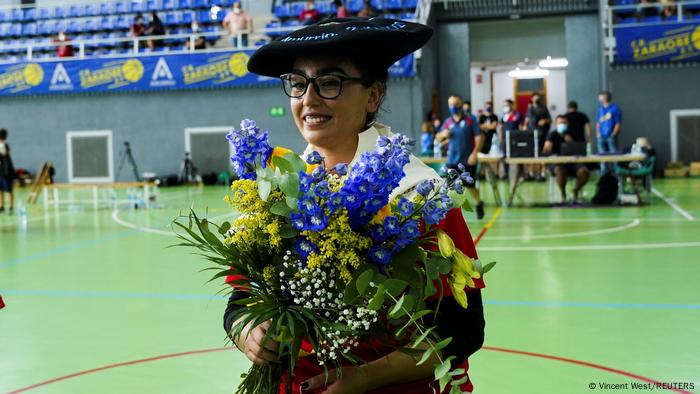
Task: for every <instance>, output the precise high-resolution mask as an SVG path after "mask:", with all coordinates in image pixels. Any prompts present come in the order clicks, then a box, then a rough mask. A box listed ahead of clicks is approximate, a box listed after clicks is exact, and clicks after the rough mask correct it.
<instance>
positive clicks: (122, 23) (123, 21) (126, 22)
mask: <svg viewBox="0 0 700 394" xmlns="http://www.w3.org/2000/svg"><path fill="white" fill-rule="evenodd" d="M114 27H115V28H117V29H128V28H130V27H131V17H128V16H124V15H120V16H118V17H117V20H116V21H115V22H114Z"/></svg>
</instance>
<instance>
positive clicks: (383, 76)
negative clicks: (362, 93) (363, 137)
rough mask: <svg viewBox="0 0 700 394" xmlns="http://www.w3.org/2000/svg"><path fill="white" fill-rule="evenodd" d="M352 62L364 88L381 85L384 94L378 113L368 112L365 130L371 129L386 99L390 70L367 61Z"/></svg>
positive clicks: (352, 60) (351, 60) (354, 60)
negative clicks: (376, 84)
mask: <svg viewBox="0 0 700 394" xmlns="http://www.w3.org/2000/svg"><path fill="white" fill-rule="evenodd" d="M350 62H351V63H352V64H354V65H355V67H357V69H358V71H359V72H360V78H362V86H364V87H366V88H370V87H372V85H374V84H375V83H379V85H380V86H381V89H382V92H381V97H380V98H379V106H378V107H377V111H376V112H367V118H366V119H365V129H366V128H369V127H370V126H372V125H373V124H374V122H376V121H377V112H379V110H380V109H381V108H382V104H383V103H384V99H385V98H386V91H387V87H386V82H387V81H388V80H389V69H388V68H386V67H382V66H378V65H377V64H375V63H373V62H371V61H366V59H357V58H355V59H350Z"/></svg>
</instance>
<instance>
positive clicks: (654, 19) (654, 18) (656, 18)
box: [642, 16, 661, 23]
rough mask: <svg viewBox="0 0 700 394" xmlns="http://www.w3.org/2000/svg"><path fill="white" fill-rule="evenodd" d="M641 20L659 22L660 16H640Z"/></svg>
mask: <svg viewBox="0 0 700 394" xmlns="http://www.w3.org/2000/svg"><path fill="white" fill-rule="evenodd" d="M642 22H644V23H659V22H661V17H660V16H647V17H644V18H642Z"/></svg>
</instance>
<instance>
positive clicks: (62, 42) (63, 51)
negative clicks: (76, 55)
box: [53, 32, 73, 57]
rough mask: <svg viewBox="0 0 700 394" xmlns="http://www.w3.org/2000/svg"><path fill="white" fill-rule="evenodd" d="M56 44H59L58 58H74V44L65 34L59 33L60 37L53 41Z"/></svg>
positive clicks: (57, 48)
mask: <svg viewBox="0 0 700 394" xmlns="http://www.w3.org/2000/svg"><path fill="white" fill-rule="evenodd" d="M53 42H54V44H58V46H57V47H56V56H58V57H71V56H73V44H71V41H70V38H68V36H67V35H66V33H64V32H59V33H58V37H57V38H56V39H54V40H53Z"/></svg>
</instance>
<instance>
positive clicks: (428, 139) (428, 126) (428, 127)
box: [420, 111, 440, 156]
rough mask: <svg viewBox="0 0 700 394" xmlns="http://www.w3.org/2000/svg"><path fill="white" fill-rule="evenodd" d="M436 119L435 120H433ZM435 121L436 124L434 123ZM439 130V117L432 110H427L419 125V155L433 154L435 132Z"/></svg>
mask: <svg viewBox="0 0 700 394" xmlns="http://www.w3.org/2000/svg"><path fill="white" fill-rule="evenodd" d="M435 120H437V122H435ZM436 123H437V125H436ZM439 130H440V118H438V116H437V115H436V114H434V113H433V111H428V115H427V116H426V117H425V122H423V124H422V125H421V137H420V138H421V139H420V146H421V156H433V148H434V145H435V144H434V140H435V134H437V132H438V131H439Z"/></svg>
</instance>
